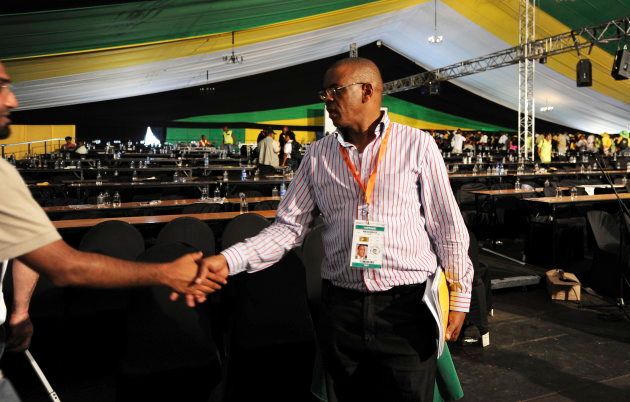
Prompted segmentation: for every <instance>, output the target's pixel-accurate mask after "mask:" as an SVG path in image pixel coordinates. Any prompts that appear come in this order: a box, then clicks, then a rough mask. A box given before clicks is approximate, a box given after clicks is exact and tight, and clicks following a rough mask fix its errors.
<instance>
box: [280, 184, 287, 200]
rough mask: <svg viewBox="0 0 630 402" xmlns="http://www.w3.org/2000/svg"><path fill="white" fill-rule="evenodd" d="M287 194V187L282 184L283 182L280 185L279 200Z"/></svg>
mask: <svg viewBox="0 0 630 402" xmlns="http://www.w3.org/2000/svg"><path fill="white" fill-rule="evenodd" d="M286 193H287V186H286V185H285V184H284V181H283V182H282V183H281V184H280V198H284V196H285V194H286Z"/></svg>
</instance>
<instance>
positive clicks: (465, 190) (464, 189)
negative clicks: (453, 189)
mask: <svg viewBox="0 0 630 402" xmlns="http://www.w3.org/2000/svg"><path fill="white" fill-rule="evenodd" d="M487 188H488V186H486V185H485V184H483V183H465V184H462V186H461V187H460V188H459V189H458V190H457V203H458V204H460V205H461V204H470V203H474V202H475V195H474V194H471V193H470V191H474V190H486V189H487Z"/></svg>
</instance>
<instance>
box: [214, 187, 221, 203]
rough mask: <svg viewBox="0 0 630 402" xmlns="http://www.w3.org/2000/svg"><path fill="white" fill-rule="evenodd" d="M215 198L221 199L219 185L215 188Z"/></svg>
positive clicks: (216, 200)
mask: <svg viewBox="0 0 630 402" xmlns="http://www.w3.org/2000/svg"><path fill="white" fill-rule="evenodd" d="M213 200H214V202H219V201H221V189H220V188H219V186H218V185H217V186H216V187H215V188H214V198H213Z"/></svg>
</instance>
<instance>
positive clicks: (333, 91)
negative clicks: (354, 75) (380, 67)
mask: <svg viewBox="0 0 630 402" xmlns="http://www.w3.org/2000/svg"><path fill="white" fill-rule="evenodd" d="M364 84H368V83H367V82H353V83H352V84H348V85H344V86H341V87H331V88H326V89H322V90H321V91H318V92H317V95H319V99H321V100H323V101H325V100H326V99H328V98H336V97H337V96H339V95H340V94H341V90H342V89H344V88H347V87H350V86H352V85H364Z"/></svg>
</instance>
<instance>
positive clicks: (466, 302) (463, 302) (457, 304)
mask: <svg viewBox="0 0 630 402" xmlns="http://www.w3.org/2000/svg"><path fill="white" fill-rule="evenodd" d="M449 299H450V303H449V310H450V311H459V312H462V313H467V312H468V311H469V310H470V293H460V292H450V297H449Z"/></svg>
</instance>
